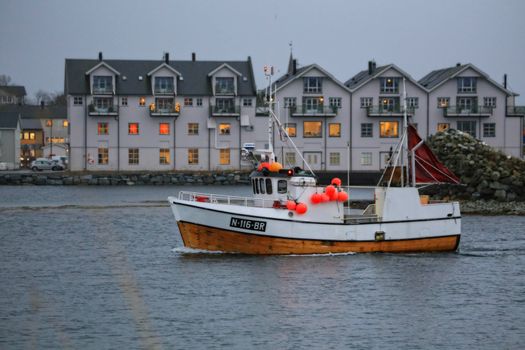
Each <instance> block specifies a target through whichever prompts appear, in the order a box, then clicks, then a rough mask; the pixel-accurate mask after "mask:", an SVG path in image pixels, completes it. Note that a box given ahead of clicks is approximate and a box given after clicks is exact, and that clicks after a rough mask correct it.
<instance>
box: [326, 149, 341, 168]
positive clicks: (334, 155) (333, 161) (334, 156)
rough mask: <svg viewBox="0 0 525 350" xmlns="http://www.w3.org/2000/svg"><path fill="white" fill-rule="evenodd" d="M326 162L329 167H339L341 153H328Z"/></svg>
mask: <svg viewBox="0 0 525 350" xmlns="http://www.w3.org/2000/svg"><path fill="white" fill-rule="evenodd" d="M336 160H337V161H336ZM328 162H329V165H331V166H338V165H341V152H330V153H329V154H328Z"/></svg>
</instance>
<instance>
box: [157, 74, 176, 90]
mask: <svg viewBox="0 0 525 350" xmlns="http://www.w3.org/2000/svg"><path fill="white" fill-rule="evenodd" d="M174 91H175V89H174V83H173V77H155V88H154V93H155V94H172V93H174Z"/></svg>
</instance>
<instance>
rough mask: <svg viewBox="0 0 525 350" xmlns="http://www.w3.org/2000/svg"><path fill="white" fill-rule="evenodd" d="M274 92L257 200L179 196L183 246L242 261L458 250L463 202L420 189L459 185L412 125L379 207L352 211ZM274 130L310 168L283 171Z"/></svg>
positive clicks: (393, 160) (394, 156)
mask: <svg viewBox="0 0 525 350" xmlns="http://www.w3.org/2000/svg"><path fill="white" fill-rule="evenodd" d="M267 79H268V80H269V84H268V86H269V87H268V88H267V93H266V95H267V97H266V101H267V103H268V114H269V123H268V138H269V142H268V148H267V149H265V150H260V151H256V153H258V154H259V157H260V161H259V163H258V164H256V168H255V169H254V170H253V172H252V173H251V174H250V179H251V188H252V190H253V195H252V196H250V197H240V196H230V195H219V194H209V193H197V192H189V191H181V192H179V195H178V197H169V198H168V201H169V203H170V205H171V208H172V211H173V214H174V216H175V220H176V222H177V225H178V228H179V231H180V235H181V237H182V241H183V243H184V246H186V247H189V248H193V249H199V250H206V251H217V252H225V253H242V254H267V255H268V254H335V253H353V252H388V253H405V252H438V251H455V250H457V249H458V246H459V241H460V237H461V213H460V207H459V203H458V202H454V201H452V202H446V201H429V200H428V197H427V196H422V195H420V193H419V190H420V188H421V186H422V185H428V184H429V183H459V179H458V178H457V177H456V176H455V175H454V174H453V173H452V172H451V171H450V170H449V169H447V168H446V167H445V166H444V165H443V164H441V163H440V162H439V160H438V159H437V158H436V157H435V155H434V154H433V153H432V151H431V150H430V148H429V147H428V146H427V145H426V144H425V143H424V141H423V140H422V139H421V138H420V137H419V136H418V135H417V132H416V129H415V128H414V127H413V126H412V125H409V124H408V122H407V114H406V110H407V108H406V91H404V103H403V105H404V110H405V113H404V118H403V119H404V128H403V130H404V132H403V136H402V138H401V140H400V142H399V144H398V145H397V147H396V149H395V150H392V152H391V157H390V166H388V167H387V169H386V171H385V172H384V173H383V176H382V177H381V180H380V183H379V184H378V185H377V186H376V187H375V188H373V192H374V201H373V202H372V203H370V205H368V206H367V207H366V208H365V209H364V210H356V209H351V208H350V206H349V204H350V201H351V197H352V190H353V188H352V187H350V186H345V187H343V186H341V180H340V179H338V178H334V179H332V181H331V184H330V185H328V186H320V185H319V184H318V182H317V178H316V176H315V174H314V172H313V171H312V169H311V167H310V166H309V165H308V163H307V162H306V160H305V159H304V158H303V157H302V155H301V152H299V150H298V149H297V147H296V146H295V144H294V143H293V140H292V139H291V138H289V137H288V134H287V132H286V130H285V128H283V127H282V125H281V123H280V120H279V118H278V117H277V116H276V115H275V113H274V111H273V109H274V108H273V104H274V102H273V99H272V96H274V95H272V88H271V87H272V84H271V75H270V76H269V77H268V75H267ZM273 127H278V128H279V130H280V132H281V134H283V135H284V136H285V137H286V140H287V141H289V142H290V144H291V145H292V146H293V148H295V150H296V152H297V154H298V155H299V157H300V158H301V159H302V160H303V162H304V164H305V169H301V168H298V167H295V168H283V166H282V165H281V164H280V163H278V162H277V161H276V160H275V155H274V152H273V148H272V144H273V142H272V141H273V140H272V135H273V129H272V128H273Z"/></svg>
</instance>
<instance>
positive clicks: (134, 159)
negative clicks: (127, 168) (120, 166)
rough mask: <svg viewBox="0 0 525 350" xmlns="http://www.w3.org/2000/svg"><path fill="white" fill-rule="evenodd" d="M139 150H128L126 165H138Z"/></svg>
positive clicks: (135, 148) (134, 148) (133, 148)
mask: <svg viewBox="0 0 525 350" xmlns="http://www.w3.org/2000/svg"><path fill="white" fill-rule="evenodd" d="M139 162H140V149H139V148H137V147H132V148H128V165H139Z"/></svg>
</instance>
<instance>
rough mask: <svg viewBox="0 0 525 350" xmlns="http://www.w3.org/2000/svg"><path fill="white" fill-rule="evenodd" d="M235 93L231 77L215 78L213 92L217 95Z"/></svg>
mask: <svg viewBox="0 0 525 350" xmlns="http://www.w3.org/2000/svg"><path fill="white" fill-rule="evenodd" d="M234 93H235V86H234V82H233V78H220V77H217V78H215V94H217V95H233V94H234Z"/></svg>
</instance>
